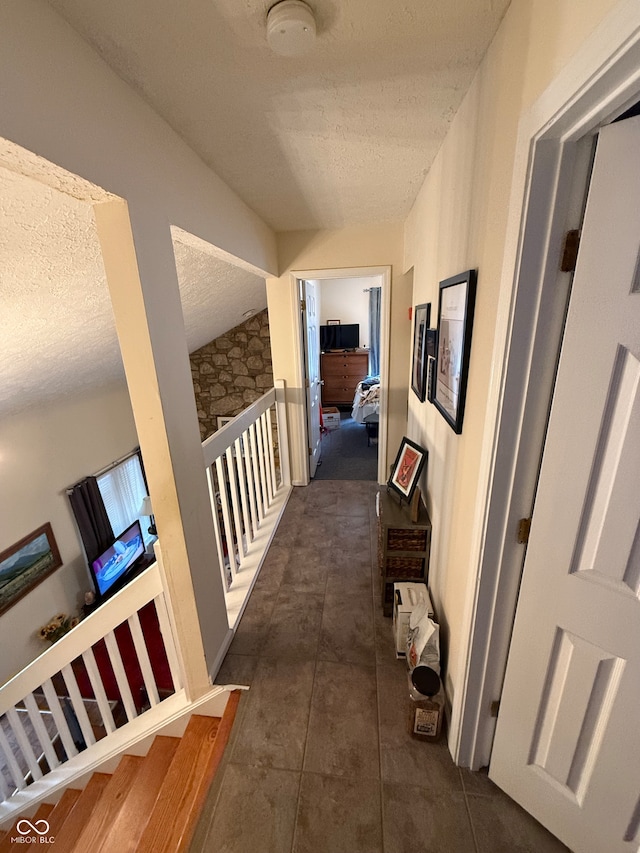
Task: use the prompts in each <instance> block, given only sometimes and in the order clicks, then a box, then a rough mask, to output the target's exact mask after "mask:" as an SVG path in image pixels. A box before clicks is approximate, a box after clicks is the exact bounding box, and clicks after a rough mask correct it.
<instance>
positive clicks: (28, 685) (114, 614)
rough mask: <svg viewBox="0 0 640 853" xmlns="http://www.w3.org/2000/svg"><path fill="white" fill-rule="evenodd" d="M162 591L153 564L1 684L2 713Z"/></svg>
mask: <svg viewBox="0 0 640 853" xmlns="http://www.w3.org/2000/svg"><path fill="white" fill-rule="evenodd" d="M162 592H163V589H162V581H161V578H160V571H159V569H158V565H157V563H154V564H153V565H151V566H150V567H149V568H148V569H146V570H145V571H144V572H142V573H141V574H140V576H139V577H137V578H134V580H132V581H131V582H130V583H129V584H127V586H126V587H124V589H122V590H120V592H118V593H116V595H114V596H113V598H111V599H110V600H109V602H108V603H107V604H104V605H103V606H102V607H98V608H97V610H95V611H94V612H93V613H92V614H90V615H89V616H87V618H86V619H84V620H83V621H82V622H80V623H79V624H78V625H76V627H75V628H72V629H71V630H70V631H69V633H68V634H65V635H64V637H62V638H61V639H59V640H58V641H57V642H56V643H55V644H54V645H53V646H51V648H49V649H47V650H46V651H44V652H43V653H42V654H41V655H40V656H39V657H37V658H36V659H35V660H34V661H32V662H31V663H30V664H28V665H27V666H26V667H25V668H24V669H23V670H22V671H21V672H19V673H18V674H17V675H14V677H13V678H12V679H10V680H9V681H7V683H6V684H4V685H3V686H2V687H0V714H4V713H5V711H6V710H7V709H8V708H11V707H13V706H14V705H15V704H16V703H17V702H20V701H22V699H23V698H24V697H25V696H26V695H27V694H29V693H32V692H33V691H34V690H35V689H36V688H38V687H40V685H41V684H42V683H43V682H44V681H46V680H47V679H48V678H51V677H52V676H53V675H55V674H56V673H58V672H60V671H61V670H62V668H63V667H65V666H67V665H68V664H70V663H71V662H72V661H73V660H75V659H76V658H77V657H79V656H80V655H81V654H82V652H83V651H85V650H86V649H88V648H90V647H91V646H93V645H95V643H97V642H98V641H99V640H101V639H102V638H103V637H104V636H105V635H106V634H108V633H109V631H113V629H114V628H116V627H117V626H118V625H120V624H121V623H122V622H124V621H126V619H127V618H128V617H129V616H131V615H132V614H133V613H136V612H137V611H138V610H140V609H141V608H142V607H144V605H145V604H148V603H149V602H150V601H151V600H152V599H154V598H155V597H156V596H158V595H160V594H161V593H162Z"/></svg>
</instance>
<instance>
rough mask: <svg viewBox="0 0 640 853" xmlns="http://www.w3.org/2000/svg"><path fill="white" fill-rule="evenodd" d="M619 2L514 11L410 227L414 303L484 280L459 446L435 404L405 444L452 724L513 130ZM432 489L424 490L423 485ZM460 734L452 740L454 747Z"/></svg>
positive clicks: (470, 590) (470, 578) (566, 1)
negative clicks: (424, 466) (464, 275)
mask: <svg viewBox="0 0 640 853" xmlns="http://www.w3.org/2000/svg"><path fill="white" fill-rule="evenodd" d="M613 5H614V0H593V2H590V3H587V4H583V3H581V2H580V0H514V2H512V4H511V6H510V8H509V10H508V12H507V14H506V15H505V18H504V20H503V22H502V24H501V26H500V28H499V30H498V32H497V34H496V36H495V38H494V40H493V42H492V44H491V46H490V48H489V51H488V52H487V55H486V56H485V59H484V61H483V63H482V65H481V66H480V69H479V71H478V73H477V75H476V78H475V80H474V81H473V83H472V85H471V87H470V89H469V92H468V93H467V95H466V97H465V99H464V101H463V103H462V105H461V107H460V109H459V111H458V113H457V114H456V116H455V118H454V119H453V121H452V123H451V127H450V130H449V133H448V135H447V138H446V140H445V142H444V144H443V145H442V147H441V149H440V151H439V153H438V155H437V157H436V159H435V161H434V163H433V165H432V167H431V169H430V171H429V173H428V175H427V177H426V179H425V181H424V184H423V186H422V188H421V190H420V192H419V193H418V196H417V199H416V201H415V203H414V206H413V209H412V211H411V213H410V215H409V217H408V219H407V222H406V225H405V265H404V268H405V269H409V268H413V271H414V287H413V304H414V305H416V304H419V303H422V302H431V306H432V317H434V318H437V307H438V282H439V281H441V280H443V279H445V278H448V277H449V276H451V275H454V274H456V273H458V272H462V271H463V270H466V269H469V268H477V269H478V291H477V301H476V310H475V320H474V328H473V341H472V347H471V359H470V369H469V384H468V393H467V402H466V409H465V416H464V424H463V432H462V435H460V436H457V435H455V434H454V433H453V431H452V430H451V429H450V427H449V426H448V425H447V424H446V423H445V421H444V420H443V418H442V417H441V416H440V415H439V413H438V412H437V411H436V409H435V407H434V406H432V405H431V404H430V403H428V402H424V403H420V402H419V401H418V399H417V397H416V396H415V395H413V394H410V395H409V425H408V433H409V436H410V437H411V438H413V439H415V440H416V441H418V442H419V443H420V444H423V445H424V446H426V447H428V448H429V450H430V456H429V466H428V474H427V482H426V494H427V500H428V508H429V511H430V514H431V520H432V523H433V540H432V551H431V569H430V587H431V592H432V598H433V600H434V605H435V607H436V610H437V614H438V617H439V619H440V623H441V628H442V631H441V637H442V642H443V649H444V653H445V658H446V667H447V678H446V685H447V691H448V697H449V699H450V700H451V701H452V703H453V706H454V717H455V715H456V714H457V711H459V709H460V707H461V702H462V696H461V691H462V688H463V683H464V675H465V665H466V660H467V654H468V644H469V636H470V621H469V616H470V613H471V605H472V602H473V595H474V590H475V588H476V582H477V570H478V562H477V555H475V554H474V544H475V543H477V542H480V541H481V536H480V531H481V530H482V523H483V514H484V510H485V507H484V504H483V500H482V498H480V499H479V495H481V494H482V493H481V490H480V486H479V476H480V459H481V453H482V448H483V444H484V442H486V441H487V440H489V441H490V439H491V436H490V435H489V436H487V431H488V430H489V429H490V427H489V426H488V425H489V424H490V423H491V422H492V417H493V414H494V413H490V412H487V405H486V401H487V396H488V389H489V388H490V386H491V383H495V382H496V381H498V377H499V373H500V369H501V367H502V361H501V354H500V353H498V354H497V355H496V360H495V362H494V361H493V360H492V356H493V346H494V337H495V329H496V315H497V311H498V295H499V288H500V282H501V277H502V264H503V258H504V251H505V234H506V225H507V216H508V211H509V201H510V194H511V180H512V170H513V164H514V154H515V149H516V139H517V133H518V123H519V121H520V119H521V117H522V116H523V114H524V113H525V111H526V110H527V108H528V107H529V106H530V105H531V104H532V103H533V101H534V99H536V98H537V97H538V96H539V95H540V94H541V93H542V91H543V90H544V88H545V87H546V86H547V85H548V84H549V83H550V82H551V81H552V80H553V77H554V74H557V72H558V71H559V70H560V69H561V68H562V67H563V66H564V65H565V64H566V62H567V60H568V59H569V58H570V57H571V55H572V54H573V53H574V52H575V51H576V50H577V48H578V47H579V46H580V44H581V43H582V42H583V41H584V40H585V38H586V37H587V36H588V35H589V34H590V33H591V31H592V30H593V29H594V28H595V26H596V25H597V24H598V23H599V21H600V19H601V18H602V17H604V15H605V14H606V12H607V11H608V10H609V9H610V7H611V6H613ZM424 485H425V484H424V483H423V486H424ZM456 735H457V732H456V731H454V730H453V728H452V730H451V733H450V744H452V746H453V745H454V744H455V739H456Z"/></svg>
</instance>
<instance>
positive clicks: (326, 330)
mask: <svg viewBox="0 0 640 853" xmlns="http://www.w3.org/2000/svg"><path fill="white" fill-rule="evenodd" d="M359 346H360V324H359V323H345V325H344V326H342V325H340V326H320V349H321V350H323V351H324V352H327V351H328V350H332V349H336V350H346V349H358V347H359Z"/></svg>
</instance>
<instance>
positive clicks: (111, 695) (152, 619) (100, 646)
mask: <svg viewBox="0 0 640 853" xmlns="http://www.w3.org/2000/svg"><path fill="white" fill-rule="evenodd" d="M138 616H139V617H140V627H141V628H142V634H143V636H144V640H145V645H146V647H147V651H148V653H149V660H150V662H151V669H152V670H153V675H154V678H155V681H156V686H157V687H158V690H159V691H161V692H163V693H165V694H168V693H172V692H174V686H173V681H172V680H171V671H170V669H169V661H168V660H167V654H166V652H165V650H164V643H163V641H162V634H161V633H160V625H159V623H158V614H157V613H156V608H155V605H154V603H153V601H150V602H149V603H148V604H146V605H145V606H144V607H143V608H142V610H140V612H139V614H138ZM114 635H115V638H116V642H117V644H118V648H119V650H120V655H121V657H122V663H123V666H124V671H125V673H126V675H127V681H128V682H129V687H130V688H131V693H132V695H133V701H134V703H135V706H136V709H137V710H138V713H139V712H140V711H141V710H142V707H143V706H144V704H145V701H146V691H145V690H144V679H143V678H142V670H141V669H140V665H139V663H138V657H137V655H136V650H135V646H134V645H133V638H132V636H131V631H130V630H129V625H128V624H127V622H123V623H122V624H121V625H118V627H117V628H116V629H115V631H114ZM93 653H94V655H95V658H96V664H97V666H98V670H99V672H100V677H101V679H102V683H103V685H104V690H105V693H106V694H107V699H110V700H113V701H121V696H120V691H119V689H118V683H117V682H116V677H115V675H114V672H113V667H112V666H111V661H110V660H109V655H108V653H107V647H106V645H105V642H104V640H100V641H99V642H97V643H96V644H95V646H93ZM72 667H73V672H74V675H75V677H76V681H77V682H78V687H79V689H80V694H81V696H82V697H83V698H84V699H95V694H94V692H93V688H92V687H91V682H90V681H89V675H88V673H87V669H86V667H85V665H84V661H83V660H82V658H77V659H76V660H74V661H73V663H72Z"/></svg>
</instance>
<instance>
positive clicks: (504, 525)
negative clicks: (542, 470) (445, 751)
mask: <svg viewBox="0 0 640 853" xmlns="http://www.w3.org/2000/svg"><path fill="white" fill-rule="evenodd" d="M639 97H640V14H639V13H638V6H637V0H623V2H621V3H619V4H618V5H617V6H616V7H615V8H614V9H613V11H612V12H611V13H610V14H609V15H608V16H607V17H606V18H605V19H604V20H603V21H602V22H601V24H600V25H599V26H598V27H597V28H596V29H595V30H594V32H593V33H592V34H591V36H590V37H589V38H588V39H587V40H586V41H585V43H584V44H583V45H582V47H581V48H580V50H579V51H578V52H577V53H576V54H575V55H574V57H573V58H572V59H571V60H570V61H569V62H568V63H567V65H566V66H565V67H564V69H563V70H562V71H561V72H560V73H559V74H558V76H557V77H556V78H555V79H554V80H553V82H552V83H551V84H550V85H549V87H548V88H547V89H546V90H545V92H544V93H543V94H542V95H541V96H540V98H539V99H538V100H537V101H536V103H535V104H534V105H533V106H532V107H531V109H530V110H529V111H528V112H527V113H526V114H525V115H524V116H523V117H522V119H521V121H520V125H519V130H518V139H517V145H516V152H515V162H514V171H513V181H512V189H511V199H510V205H509V217H508V224H507V234H506V240H505V252H504V262H503V271H502V278H501V284H500V295H499V298H498V315H497V320H496V337H495V345H494V351H493V363H494V364H501V365H502V370H501V371H496V376H495V378H494V379H493V381H492V384H491V387H490V389H489V396H488V401H487V413H488V414H487V418H488V422H487V430H486V431H485V440H484V443H483V447H482V457H481V469H480V477H479V485H478V501H477V505H478V506H482V507H483V515H482V519H481V520H480V522H479V523H478V524H477V525H476V531H475V539H474V544H473V553H474V554H475V564H476V566H477V578H478V582H477V584H475V585H473V588H472V589H471V590H470V592H469V595H468V597H467V601H466V602H465V628H466V632H467V633H466V637H467V641H466V649H467V655H466V660H465V674H464V686H463V690H462V694H463V695H462V701H461V702H460V703H456V708H455V711H454V714H453V716H452V720H451V735H452V736H451V739H450V748H451V751H452V754H453V756H454V759H455V761H456V763H457V764H459V765H461V766H464V767H471V768H472V769H474V770H477V769H479V768H480V767H483V766H486V765H488V764H489V761H490V757H491V748H492V744H493V737H494V732H495V724H496V719H495V717H494V716H492V713H491V704H492V702H494V701H496V700H499V698H500V694H501V692H502V682H503V679H504V672H505V668H506V662H507V658H508V653H509V644H510V640H511V630H512V626H513V620H514V616H515V608H516V604H517V597H518V591H519V585H520V577H521V572H522V566H523V561H524V548H523V546H522V545H519V544H518V543H517V541H516V535H515V530H516V524H517V520H518V519H519V518H525V517H529V516H530V514H531V511H532V507H533V501H534V497H535V489H536V484H537V475H538V469H539V463H540V459H541V456H542V450H543V443H544V435H545V428H546V419H547V414H548V410H549V403H550V399H551V394H552V390H553V381H554V371H551V372H549V371H547V372H546V378H545V379H544V380H543V381H540V377H541V375H542V374H544V373H545V372H544V369H543V368H544V365H545V364H546V365H548V364H549V362H550V361H551V363H552V364H554V365H555V363H556V358H557V354H558V352H559V347H560V343H561V335H562V324H558V323H556V324H555V325H553V324H552V323H551V322H550V321H551V318H552V317H554V315H557V311H558V307H559V304H558V299H561V298H565V299H566V292H567V289H568V287H569V283H567V281H566V278H565V280H564V284H563V280H562V276H565V277H566V276H567V275H568V274H567V273H564V274H562V273H559V272H558V269H559V258H560V253H561V247H562V242H563V238H564V234H565V232H566V231H567V230H568V229H569V228H571V227H572V224H571V223H572V220H573V221H574V222H575V217H576V212H577V210H578V208H579V207H580V203H577V202H580V201H581V200H582V199H584V197H585V196H586V191H587V185H588V178H589V170H588V162H587V160H586V158H585V140H588V139H589V137H593V135H594V134H595V133H596V132H597V130H598V128H599V127H601V126H602V125H604V124H608V123H609V122H610V121H611V120H612V119H613V118H615V117H616V116H618V115H620V114H621V113H623V112H624V111H625V109H627V108H628V107H629V106H630V105H631V104H632V103H634V102H635V101H637V100H638V98H639ZM559 283H560V285H561V287H560V291H562V289H564V294H565V295H564V297H563V295H562V292H560V294H559V288H558V285H559ZM489 419H490V420H489Z"/></svg>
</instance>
